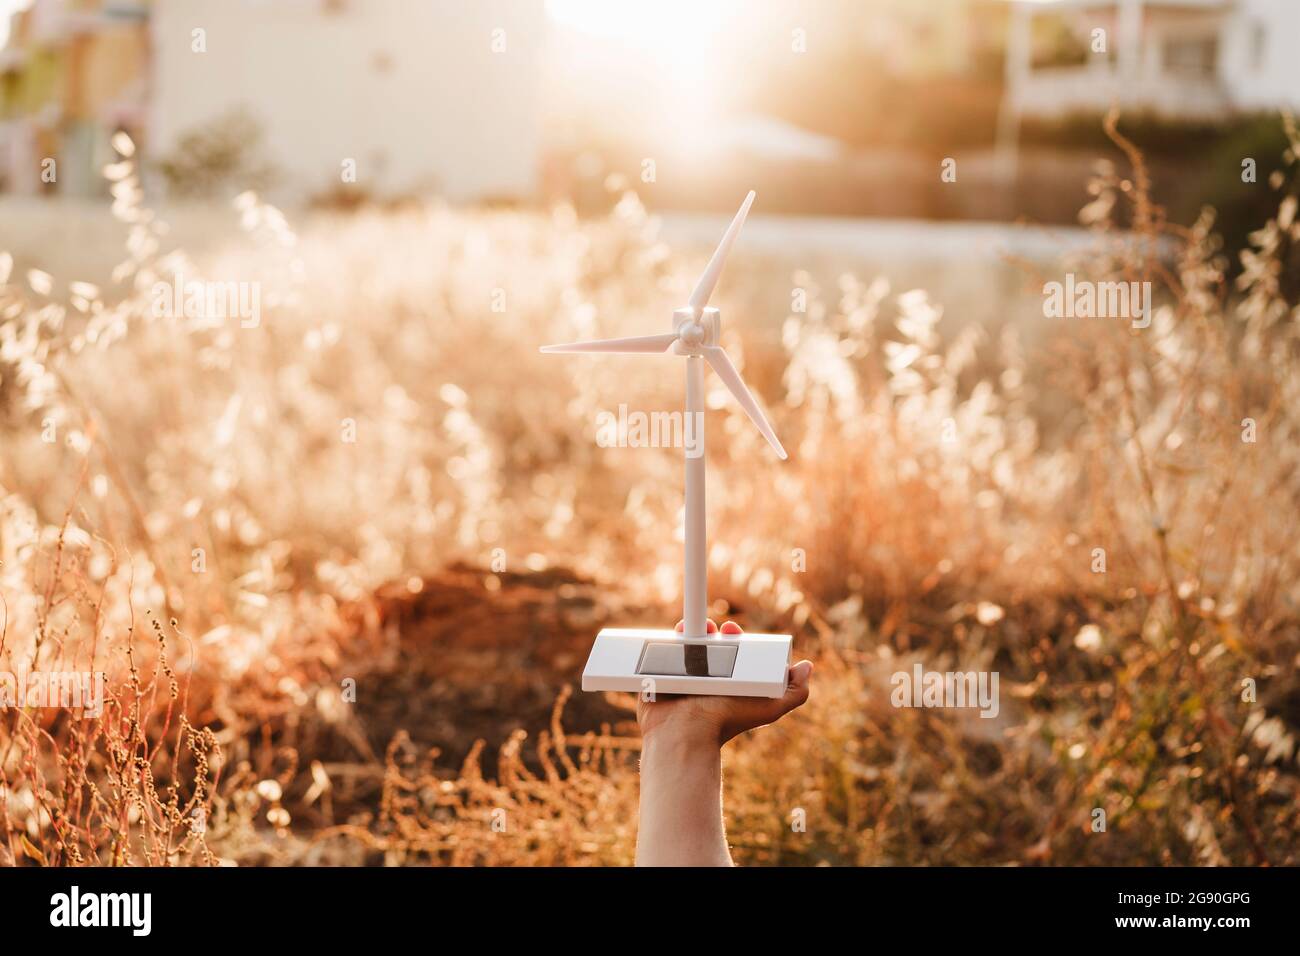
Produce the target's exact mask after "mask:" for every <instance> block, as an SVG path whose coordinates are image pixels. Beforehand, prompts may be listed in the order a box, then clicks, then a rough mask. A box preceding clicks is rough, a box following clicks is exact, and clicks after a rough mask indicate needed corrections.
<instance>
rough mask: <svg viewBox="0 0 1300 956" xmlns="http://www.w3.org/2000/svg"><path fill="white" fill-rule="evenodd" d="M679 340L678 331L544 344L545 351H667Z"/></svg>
mask: <svg viewBox="0 0 1300 956" xmlns="http://www.w3.org/2000/svg"><path fill="white" fill-rule="evenodd" d="M676 341H677V333H676V332H665V333H664V334H663V335H634V336H632V337H631V338H626V339H597V340H595V341H593V342H568V343H566V344H564V345H543V346H542V351H543V352H667V351H668V350H669V349H670V348H672V344H673V343H674V342H676Z"/></svg>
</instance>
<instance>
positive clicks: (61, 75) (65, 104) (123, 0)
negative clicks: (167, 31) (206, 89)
mask: <svg viewBox="0 0 1300 956" xmlns="http://www.w3.org/2000/svg"><path fill="white" fill-rule="evenodd" d="M148 45H149V44H148V24H147V7H146V6H145V4H144V3H143V2H138V0H137V2H131V0H93V2H79V3H78V2H72V0H35V2H34V3H33V5H32V6H31V7H29V8H28V9H26V10H23V11H21V12H19V13H18V14H16V15H15V16H14V18H13V22H12V25H11V28H10V36H9V43H8V45H7V46H6V48H5V49H4V50H0V189H8V190H10V191H13V192H17V193H21V194H35V193H38V192H43V191H44V192H54V191H57V192H62V193H66V194H70V195H90V194H93V193H96V192H98V191H99V190H100V188H101V179H100V176H99V172H98V170H99V168H100V166H101V165H103V163H105V162H108V161H109V160H110V159H111V150H110V146H109V138H110V137H111V135H112V134H113V133H114V132H115V131H117V130H119V129H125V130H128V131H135V130H139V129H140V128H141V127H142V126H143V125H144V121H145V106H146V82H147V63H148ZM47 160H53V164H50V163H49V162H47Z"/></svg>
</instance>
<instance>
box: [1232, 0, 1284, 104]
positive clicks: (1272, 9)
mask: <svg viewBox="0 0 1300 956" xmlns="http://www.w3.org/2000/svg"><path fill="white" fill-rule="evenodd" d="M1219 68H1220V72H1221V74H1222V76H1223V79H1224V82H1225V83H1226V84H1227V86H1228V88H1229V89H1230V90H1231V91H1232V99H1233V103H1234V105H1236V106H1238V107H1239V108H1242V109H1276V108H1278V107H1280V106H1290V107H1292V108H1293V109H1295V108H1300V0H1240V2H1239V3H1238V4H1237V5H1236V6H1235V8H1234V10H1233V13H1232V16H1231V17H1230V19H1229V21H1228V24H1227V27H1226V28H1225V30H1224V34H1223V36H1222V38H1221V46H1220V59H1219Z"/></svg>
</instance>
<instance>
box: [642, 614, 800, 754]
mask: <svg viewBox="0 0 1300 956" xmlns="http://www.w3.org/2000/svg"><path fill="white" fill-rule="evenodd" d="M682 628H683V622H682V621H678V622H677V630H679V631H680V630H682ZM707 630H708V633H710V634H718V633H720V634H721V635H722V636H723V637H734V636H735V635H737V634H741V633H743V632H742V631H741V629H740V625H739V624H736V623H734V622H732V621H727V622H725V623H724V624H723V625H722V628H721V629H719V628H718V625H717V624H715V623H714V622H713V620H712V619H710V620H709V623H708V628H707ZM812 670H813V665H812V661H808V660H803V661H799V663H797V664H795V665H794V666H792V667H791V668H790V675H789V686H787V687H786V691H785V696H783V697H777V698H771V697H718V696H696V695H691V694H660V695H658V697H657V699H655V700H653V701H647V700H644V699H641V700H638V702H637V708H636V718H637V722H638V723H639V724H640V725H641V737H642V739H643V740H645V741H649V740H650V738H651V737H652V736H653V737H655V738H662V737H674V738H681V739H683V740H686V741H689V742H692V743H700V742H703V743H707V744H710V745H713V746H717V747H721V746H722V745H723V744H725V743H726V742H727V741H728V740H730V739H731V738H732V737H735V736H736V735H737V734H741V733H744V732H745V731H746V730H752V729H754V728H755V727H762V726H763V725H764V724H770V723H772V722H774V721H776V720H778V719H779V718H781V717H783V716H784V715H785V714H788V713H789V712H790V711H792V710H794V709H795V708H796V707H798V706H800V705H801V704H803V702H804V701H806V700H807V699H808V689H809V688H808V682H809V678H810V677H811V676H812Z"/></svg>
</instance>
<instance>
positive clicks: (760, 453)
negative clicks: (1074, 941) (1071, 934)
mask: <svg viewBox="0 0 1300 956" xmlns="http://www.w3.org/2000/svg"><path fill="white" fill-rule="evenodd" d="M1297 36H1300V8H1298V7H1296V6H1295V5H1294V4H1290V3H1286V2H1282V0H1251V2H1226V0H1223V2H1220V0H1195V2H1194V0H1180V2H1157V0H1114V2H1073V0H1062V2H1055V3H1052V2H1048V3H1010V2H1002V0H927V2H925V3H919V2H907V0H858V2H849V0H764V2H746V3H739V2H729V0H717V2H698V0H697V2H694V3H680V2H676V0H660V2H656V3H639V2H630V0H629V2H621V3H613V2H598V0H548V2H545V3H543V2H529V0H511V2H505V0H501V2H468V0H463V2H462V0H427V2H420V3H414V2H396V0H366V2H364V3H363V2H360V0H355V2H353V0H156V2H152V3H150V2H140V0H136V2H132V0H82V2H78V0H27V2H23V0H18V2H14V0H0V37H3V38H4V39H5V40H6V44H5V45H4V46H3V48H2V49H0V599H2V600H0V670H4V671H7V672H10V673H20V672H25V671H33V670H42V671H53V670H87V669H92V670H97V671H99V670H102V671H105V672H106V673H107V674H108V678H109V685H108V686H109V688H110V695H111V696H110V700H109V703H108V706H107V708H106V711H105V714H104V715H103V716H102V718H99V719H81V717H80V715H78V714H75V713H69V712H67V711H57V710H43V709H39V708H31V707H21V706H10V707H7V708H5V709H4V710H3V711H2V712H0V862H3V863H6V864H15V865H69V864H76V865H124V864H126V865H131V864H135V865H138V864H142V863H168V864H176V865H189V864H199V865H217V864H233V865H255V864H296V865H310V864H317V863H347V864H492V865H530V864H556V863H560V864H621V863H627V862H630V861H631V858H632V852H633V847H634V838H635V807H636V792H637V789H636V757H637V751H638V748H639V741H638V739H637V736H636V732H635V722H634V720H633V719H632V713H631V710H630V704H629V701H627V700H626V699H623V698H621V697H620V696H618V695H593V694H582V693H580V692H576V693H575V692H574V691H573V687H574V685H575V684H576V682H577V680H578V676H579V674H580V672H581V668H582V665H583V662H584V660H585V655H586V652H587V650H588V648H589V646H590V641H591V638H592V637H593V636H594V634H595V631H596V630H597V629H598V628H599V627H601V626H604V625H611V626H619V625H627V624H633V623H640V624H650V623H655V622H659V623H662V624H663V625H664V626H667V625H670V624H671V623H672V622H673V620H675V619H676V617H677V616H680V615H679V612H678V608H679V606H680V600H681V593H680V592H681V547H682V544H681V505H682V498H681V495H682V475H681V460H680V452H675V451H673V450H671V449H653V448H602V447H599V446H598V444H597V441H596V432H597V426H598V420H599V416H600V414H601V413H602V412H605V411H612V410H615V409H617V407H618V405H619V404H620V403H627V404H628V405H629V406H631V407H633V408H639V409H642V410H647V411H649V410H673V409H676V408H678V407H679V405H680V398H681V396H680V393H681V386H682V370H681V367H680V364H679V363H673V362H671V361H669V360H667V359H664V360H647V359H646V358H644V357H617V356H610V357H601V358H598V359H587V358H584V357H580V356H569V357H557V356H542V355H539V354H538V352H537V347H538V346H539V345H541V344H543V343H545V342H555V341H567V340H572V339H577V338H591V337H598V336H614V335H623V334H646V333H649V332H655V331H661V330H662V331H666V330H668V328H669V326H668V323H669V321H670V315H671V310H672V308H674V307H675V306H677V305H679V304H680V303H681V302H682V301H684V300H685V298H686V296H687V295H688V293H689V290H690V288H691V286H692V284H693V282H694V280H695V278H696V276H697V275H698V272H699V271H700V269H701V268H702V266H703V263H704V261H705V260H706V257H707V255H708V253H709V251H710V250H711V248H712V245H713V243H715V242H716V240H717V238H718V236H720V234H721V231H722V229H723V228H724V226H725V223H726V221H727V219H728V218H729V216H730V214H731V213H732V212H733V211H734V209H735V208H736V206H737V204H738V203H739V201H740V200H741V198H743V196H744V194H745V192H746V191H747V190H748V189H750V188H753V189H756V190H757V191H758V194H759V196H758V201H757V204H756V206H755V211H754V213H753V214H752V215H751V218H750V220H749V223H748V224H747V226H746V229H745V232H744V233H743V235H742V238H741V240H740V242H739V243H738V245H737V247H736V249H735V252H734V253H733V255H732V257H731V259H730V261H729V263H728V267H727V271H726V273H725V275H724V277H723V280H722V283H721V285H720V286H719V289H718V292H717V294H716V296H715V300H714V304H716V305H718V306H719V307H720V308H721V309H722V315H723V334H724V341H725V343H726V345H727V349H728V352H729V353H730V354H731V355H732V356H733V358H735V360H736V361H737V364H738V365H740V366H741V367H742V370H743V374H744V376H745V378H746V380H747V381H748V382H749V383H750V385H751V387H752V388H754V390H755V391H756V392H757V393H759V394H760V395H761V397H762V398H763V400H764V401H765V404H766V405H767V407H768V409H769V412H770V415H771V417H772V419H773V423H774V425H775V427H776V429H777V431H778V433H779V434H780V435H781V436H782V439H783V441H784V443H785V445H786V447H787V448H788V449H790V451H791V460H790V461H789V462H786V463H778V462H776V461H775V460H773V459H772V457H771V456H770V455H769V454H767V452H766V450H765V446H764V445H763V443H762V441H761V439H760V438H758V437H757V436H756V434H754V433H753V430H752V428H751V427H750V426H749V425H748V423H747V421H746V420H745V419H744V417H743V415H742V414H741V413H740V410H739V409H738V408H737V407H736V406H735V405H734V403H733V402H732V401H731V400H730V398H729V397H728V396H727V393H726V392H725V389H723V388H722V387H721V385H720V384H719V383H717V382H716V381H713V380H711V381H710V385H709V390H710V391H709V396H708V398H709V407H710V418H709V429H710V433H709V434H710V437H709V443H710V445H709V454H710V462H709V468H710V489H709V492H710V499H709V521H710V555H709V560H710V568H709V575H710V583H709V586H710V595H711V600H712V602H713V605H712V612H713V614H714V616H715V617H719V618H722V617H730V618H734V619H736V620H739V621H740V622H741V623H742V624H744V626H746V627H747V628H751V629H761V630H782V631H787V630H788V631H790V632H792V633H794V634H795V635H796V646H797V648H798V650H799V652H800V653H801V654H802V655H806V656H809V657H812V658H813V659H814V660H815V661H816V662H817V673H816V676H815V678H814V689H813V697H812V700H811V702H810V703H809V704H808V705H807V706H806V707H805V708H803V709H802V710H800V711H799V712H798V713H796V714H795V715H792V716H791V717H790V718H788V719H786V720H784V721H782V722H781V724H780V725H778V726H776V727H773V728H770V729H767V730H763V731H761V732H759V733H757V734H754V735H750V736H748V737H746V738H745V739H742V740H740V741H737V742H736V743H735V744H733V745H731V746H730V747H729V748H728V751H727V754H726V758H725V773H726V781H727V782H726V813H727V817H728V826H729V834H730V837H731V840H732V843H733V847H734V853H735V856H736V858H737V860H738V861H739V862H743V863H754V864H789V865H845V864H909V865H911V864H974V863H979V864H1019V865H1035V864H1207V865H1214V864H1252V865H1259V864H1286V863H1295V862H1296V861H1297V854H1298V853H1300V845H1298V841H1297V809H1296V808H1297V805H1298V804H1297V796H1298V795H1300V777H1298V771H1297V765H1296V760H1297V757H1298V754H1297V748H1296V741H1295V737H1296V732H1297V729H1298V728H1300V684H1298V683H1297V680H1296V664H1297V661H1298V660H1300V631H1298V629H1297V623H1298V621H1297V600H1298V599H1300V590H1298V584H1297V582H1298V581H1300V575H1298V574H1297V570H1298V567H1297V566H1298V565H1300V553H1298V552H1297V548H1296V541H1297V540H1298V539H1300V536H1298V535H1297V530H1298V528H1297V525H1298V524H1300V509H1298V508H1297V495H1298V493H1300V484H1298V479H1297V473H1298V471H1297V467H1296V466H1297V463H1300V444H1297V438H1298V436H1297V427H1298V426H1300V419H1298V418H1297V415H1296V412H1295V409H1296V408H1297V407H1300V405H1298V403H1297V399H1300V394H1298V393H1300V377H1298V376H1297V374H1296V372H1297V357H1298V356H1297V347H1298V345H1300V343H1297V333H1296V323H1297V318H1298V317H1300V313H1297V296H1298V295H1300V282H1298V281H1297V275H1298V274H1300V273H1298V272H1297V266H1298V265H1300V256H1298V255H1297V252H1296V250H1297V243H1298V242H1300V224H1298V223H1297V218H1296V211H1297V200H1296V185H1295V184H1296V177H1295V163H1296V145H1297V133H1296V129H1295V125H1294V123H1293V122H1292V121H1291V119H1290V115H1289V111H1290V110H1292V109H1294V108H1295V107H1296V106H1297V105H1300V57H1297V56H1296V53H1297V51H1296V49H1295V44H1296V40H1295V38H1296V37H1297ZM1068 275H1073V276H1075V277H1076V278H1077V279H1078V280H1080V281H1133V282H1149V283H1151V285H1152V288H1153V290H1154V311H1153V315H1152V317H1151V318H1152V321H1151V323H1150V325H1149V326H1148V327H1146V328H1134V327H1133V326H1132V325H1131V323H1129V322H1127V321H1124V320H1117V319H1061V318H1047V317H1046V315H1045V311H1044V286H1045V284H1046V283H1048V282H1053V281H1064V280H1065V278H1066V276H1068ZM178 276H179V277H183V280H185V281H189V280H196V281H201V282H208V283H234V284H235V285H236V286H238V287H240V288H246V289H253V288H255V289H256V290H257V294H258V296H259V299H258V301H259V304H260V309H259V315H258V316H257V321H256V322H255V323H249V322H241V317H240V316H239V315H238V314H236V313H234V312H229V313H222V314H213V313H207V314H191V315H173V314H168V313H167V312H166V310H163V311H162V313H160V311H159V309H158V307H157V305H158V296H157V293H156V290H155V287H156V285H157V284H158V283H168V284H170V283H172V282H174V281H176V280H177V277H178ZM916 663H921V664H922V665H923V666H924V667H925V668H926V669H928V670H993V671H997V672H998V673H999V675H1000V679H1001V689H1002V694H1001V707H1000V712H999V715H998V717H997V718H996V719H992V720H988V719H982V718H980V717H978V716H977V714H976V713H975V712H973V711H952V710H923V709H919V710H913V709H899V708H895V707H893V706H891V704H890V691H891V684H890V676H891V675H892V674H893V673H894V672H896V671H899V670H910V669H911V668H912V666H913V665H914V664H916ZM1099 810H1100V811H1102V812H1103V814H1104V820H1105V828H1104V829H1098V827H1097V821H1098V816H1097V811H1099Z"/></svg>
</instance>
